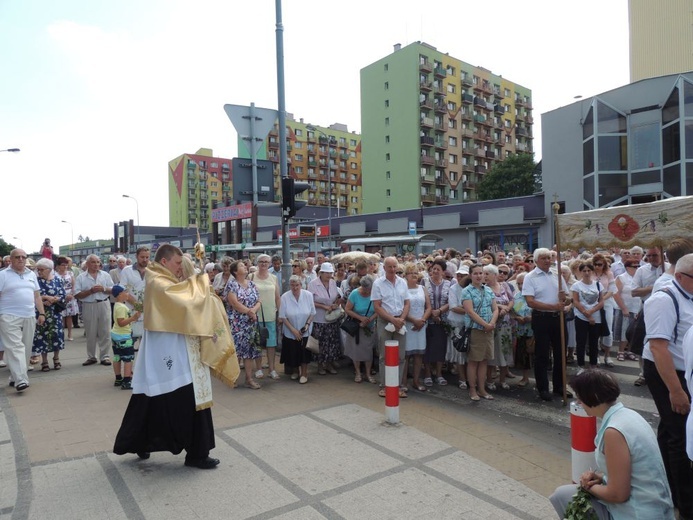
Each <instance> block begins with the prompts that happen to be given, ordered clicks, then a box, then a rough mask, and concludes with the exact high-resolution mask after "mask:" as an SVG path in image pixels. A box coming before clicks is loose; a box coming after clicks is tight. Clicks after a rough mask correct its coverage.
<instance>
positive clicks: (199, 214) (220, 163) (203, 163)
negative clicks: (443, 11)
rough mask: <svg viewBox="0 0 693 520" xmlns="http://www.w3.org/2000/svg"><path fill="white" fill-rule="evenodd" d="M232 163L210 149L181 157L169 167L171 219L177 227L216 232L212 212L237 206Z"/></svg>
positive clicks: (169, 164) (202, 149) (172, 223)
mask: <svg viewBox="0 0 693 520" xmlns="http://www.w3.org/2000/svg"><path fill="white" fill-rule="evenodd" d="M232 199H233V190H232V172H231V159H225V158H223V157H214V155H213V152H212V150H211V149H209V148H200V149H199V150H198V151H197V152H196V153H194V154H188V153H185V154H183V155H179V156H178V157H176V158H175V159H173V160H171V161H169V163H168V208H169V210H168V215H169V216H168V219H169V225H170V226H173V227H189V226H193V225H195V226H197V227H198V228H199V229H200V231H201V232H211V231H212V219H211V218H210V215H211V208H214V207H216V206H226V205H230V204H233V200H232Z"/></svg>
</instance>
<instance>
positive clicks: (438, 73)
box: [433, 67, 448, 78]
mask: <svg viewBox="0 0 693 520" xmlns="http://www.w3.org/2000/svg"><path fill="white" fill-rule="evenodd" d="M433 75H434V76H435V77H436V78H445V77H446V76H447V75H448V72H447V71H446V70H445V69H444V68H443V67H436V68H435V70H434V71H433Z"/></svg>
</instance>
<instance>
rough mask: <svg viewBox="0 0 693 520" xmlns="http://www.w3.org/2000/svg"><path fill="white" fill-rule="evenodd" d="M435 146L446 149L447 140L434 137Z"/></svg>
mask: <svg viewBox="0 0 693 520" xmlns="http://www.w3.org/2000/svg"><path fill="white" fill-rule="evenodd" d="M436 148H438V149H439V150H447V149H448V142H447V141H446V140H445V139H436Z"/></svg>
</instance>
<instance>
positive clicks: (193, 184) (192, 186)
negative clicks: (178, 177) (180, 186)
mask: <svg viewBox="0 0 693 520" xmlns="http://www.w3.org/2000/svg"><path fill="white" fill-rule="evenodd" d="M188 188H189V189H191V190H194V189H195V188H197V183H196V182H195V181H188Z"/></svg>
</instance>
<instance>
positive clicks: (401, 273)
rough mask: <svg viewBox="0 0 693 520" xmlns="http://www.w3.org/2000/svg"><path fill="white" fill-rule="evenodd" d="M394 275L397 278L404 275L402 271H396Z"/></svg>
mask: <svg viewBox="0 0 693 520" xmlns="http://www.w3.org/2000/svg"><path fill="white" fill-rule="evenodd" d="M395 274H396V275H398V276H402V275H403V274H404V272H403V271H397V272H396V273H395Z"/></svg>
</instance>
